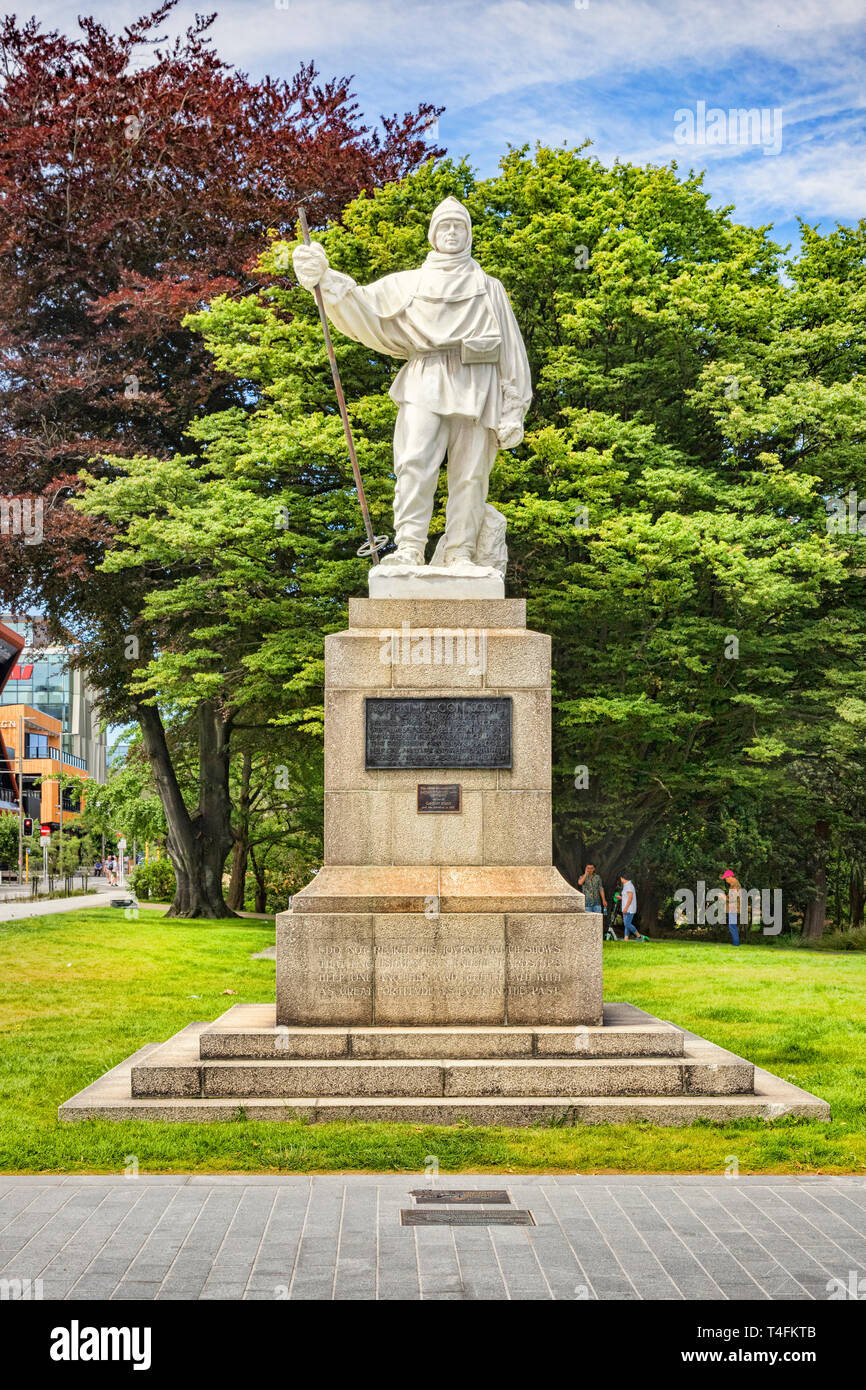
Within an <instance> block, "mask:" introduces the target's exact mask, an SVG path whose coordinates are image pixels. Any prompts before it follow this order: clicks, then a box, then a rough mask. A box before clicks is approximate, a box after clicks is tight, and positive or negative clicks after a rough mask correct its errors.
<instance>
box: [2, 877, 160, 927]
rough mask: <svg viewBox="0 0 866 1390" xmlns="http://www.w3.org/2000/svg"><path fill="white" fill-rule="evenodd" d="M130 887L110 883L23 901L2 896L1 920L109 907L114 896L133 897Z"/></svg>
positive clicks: (17, 919) (16, 919)
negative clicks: (66, 894) (92, 889)
mask: <svg viewBox="0 0 866 1390" xmlns="http://www.w3.org/2000/svg"><path fill="white" fill-rule="evenodd" d="M132 896H133V894H132V891H131V890H130V889H128V888H109V886H108V884H106V885H105V887H104V888H101V889H100V890H99V892H98V893H82V894H81V895H80V896H77V897H74V898H46V899H45V900H44V901H40V900H39V899H38V898H35V899H33V898H25V899H24V900H23V901H22V902H10V901H9V900H8V899H6V900H5V901H4V900H3V899H2V898H0V922H18V921H20V920H21V919H22V917H44V916H45V915H46V914H47V913H49V912H75V911H77V910H79V909H80V908H87V907H108V905H109V902H110V901H111V898H113V897H132Z"/></svg>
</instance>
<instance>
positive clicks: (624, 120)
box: [9, 0, 866, 242]
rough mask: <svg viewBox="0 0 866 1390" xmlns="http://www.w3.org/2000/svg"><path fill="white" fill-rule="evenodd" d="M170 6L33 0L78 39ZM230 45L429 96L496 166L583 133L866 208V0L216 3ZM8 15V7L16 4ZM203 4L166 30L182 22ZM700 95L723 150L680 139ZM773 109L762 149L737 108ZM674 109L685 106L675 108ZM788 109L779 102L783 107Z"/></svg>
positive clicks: (855, 211) (838, 211)
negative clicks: (92, 27)
mask: <svg viewBox="0 0 866 1390" xmlns="http://www.w3.org/2000/svg"><path fill="white" fill-rule="evenodd" d="M155 4H156V0H149V3H148V0H141V3H140V4H134V3H132V4H131V3H128V0H111V3H107V0H52V3H50V4H49V3H37V4H31V5H30V6H27V7H25V6H22V7H21V8H19V9H18V13H19V15H20V16H22V17H23V16H24V15H25V14H33V15H35V16H36V17H37V18H38V19H39V20H41V22H42V23H43V25H44V26H45V27H47V28H55V27H56V28H61V29H66V30H67V31H69V32H71V31H73V30H74V28H75V17H76V14H77V13H80V12H82V11H84V12H86V13H92V14H95V15H96V16H97V17H98V18H100V19H102V20H104V21H105V22H106V23H109V24H111V25H112V26H113V27H119V26H121V25H122V24H123V23H124V22H126V21H128V20H129V19H130V18H131V17H132V16H133V15H135V14H137V13H139V12H141V11H145V10H147V9H149V8H150V7H151V5H155ZM213 5H214V8H217V6H218V7H219V19H218V20H217V23H216V26H215V28H214V31H213V32H214V36H215V39H216V42H217V46H218V49H219V51H220V54H221V56H222V57H223V58H224V59H226V60H227V61H230V62H233V63H235V64H236V65H237V66H238V67H240V68H242V69H244V70H246V71H248V72H250V73H251V74H252V75H254V76H259V75H261V74H263V73H265V72H269V73H271V74H272V75H274V76H289V75H290V74H292V73H293V72H294V71H295V70H296V69H297V67H298V64H299V63H300V62H302V61H305V60H309V59H310V58H312V59H313V60H314V61H315V63H316V65H317V67H318V68H319V69H320V71H321V73H322V74H323V76H332V75H335V74H343V73H354V74H355V88H356V91H357V93H358V97H359V100H360V104H361V108H362V110H364V111H365V112H366V113H367V114H368V115H369V116H371V117H374V118H375V117H376V116H378V115H379V113H381V112H388V113H390V112H393V111H400V112H402V111H405V110H407V109H409V108H411V107H414V106H415V105H416V104H417V103H418V102H420V101H423V100H429V101H431V102H433V103H434V104H436V105H437V106H444V107H445V108H446V110H445V113H444V115H443V117H442V118H441V120H440V122H439V142H440V144H443V145H445V146H446V147H447V149H448V151H449V153H450V154H453V155H455V156H461V155H467V156H468V157H469V159H470V161H471V162H472V163H473V164H474V165H475V166H476V167H477V168H478V169H479V170H480V171H481V172H482V173H483V174H489V173H492V172H493V171H494V170H495V168H496V164H497V161H498V159H499V157H500V155H501V154H502V152H503V151H504V150H505V148H506V146H507V145H508V144H509V143H511V144H517V145H522V144H525V143H527V142H529V143H530V144H534V143H535V141H543V142H545V143H551V144H562V143H565V144H577V143H580V142H582V141H583V140H584V139H587V138H589V139H590V140H591V141H592V142H593V152H594V153H595V154H596V155H597V156H598V157H599V158H600V159H602V160H604V161H605V162H612V161H613V160H614V159H616V158H619V159H622V160H630V161H633V162H636V163H654V164H663V163H669V162H670V161H671V160H673V159H675V160H676V161H677V162H678V165H679V167H680V169H681V170H683V171H684V172H685V171H687V170H688V169H689V168H690V167H694V168H702V169H706V171H707V174H706V179H705V187H706V188H707V190H708V192H710V193H711V195H712V201H713V203H714V204H715V205H719V204H729V203H731V204H733V205H734V206H735V208H736V215H737V217H738V218H739V219H740V220H742V221H745V222H749V223H753V224H760V223H773V224H774V225H775V228H776V233H775V234H776V237H777V239H779V240H781V241H783V242H787V241H790V240H796V218H797V216H798V215H799V216H802V217H803V218H804V219H805V220H806V221H808V222H810V223H818V224H820V225H821V226H822V227H823V228H824V229H827V228H829V227H831V226H832V225H833V224H834V222H836V221H837V220H838V221H841V222H849V223H850V222H854V221H857V220H858V219H859V218H861V217H866V133H864V115H866V82H864V76H866V4H864V0H789V2H788V3H783V0H577V3H575V0H438V2H435V3H434V0H222V3H220V0H213ZM9 8H11V6H9ZM196 8H200V9H206V8H208V6H206V5H203V4H202V3H201V0H198V4H197V5H196V3H186V0H182V3H181V4H180V5H179V6H178V9H177V10H176V11H175V16H174V18H173V19H172V21H171V23H170V24H169V25H167V26H166V30H167V31H168V32H173V31H175V30H177V29H179V28H182V27H184V26H185V23H186V22H187V21H188V20H189V19H190V18H191V16H192V14H193V13H194V11H195V9H196ZM699 103H703V106H704V109H705V110H706V111H707V113H711V112H712V111H713V110H717V111H722V112H724V113H725V119H724V120H723V121H722V120H720V118H719V117H718V116H712V115H709V125H710V128H711V135H715V136H717V137H719V138H720V143H715V144H712V143H703V144H689V143H677V139H676V131H677V129H679V130H680V131H681V133H684V134H687V133H688V131H687V126H686V118H685V117H684V116H683V115H682V113H683V112H685V111H690V112H692V113H693V114H694V115H695V117H696V114H697V112H698V109H699V105H698V104H699ZM740 108H755V109H758V110H759V111H761V110H763V111H764V113H765V115H764V123H765V124H764V136H765V143H766V145H767V146H768V148H769V149H770V151H771V152H770V153H764V150H763V148H762V147H761V145H750V144H747V143H741V142H740V139H741V138H738V135H737V132H736V130H732V128H731V125H730V121H729V119H728V117H727V113H728V112H729V111H730V110H731V109H740ZM677 113H680V115H679V116H678V114H677ZM777 113H781V114H780V115H779V114H777Z"/></svg>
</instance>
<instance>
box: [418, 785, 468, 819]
mask: <svg viewBox="0 0 866 1390" xmlns="http://www.w3.org/2000/svg"><path fill="white" fill-rule="evenodd" d="M461 806H462V802H461V797H460V783H459V782H432V783H422V782H419V784H418V810H419V812H421V813H424V812H430V811H444V812H446V813H450V814H451V815H454V813H455V812H456V811H459V810H460V809H461Z"/></svg>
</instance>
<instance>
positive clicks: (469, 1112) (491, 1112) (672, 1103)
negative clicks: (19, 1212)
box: [58, 1024, 830, 1127]
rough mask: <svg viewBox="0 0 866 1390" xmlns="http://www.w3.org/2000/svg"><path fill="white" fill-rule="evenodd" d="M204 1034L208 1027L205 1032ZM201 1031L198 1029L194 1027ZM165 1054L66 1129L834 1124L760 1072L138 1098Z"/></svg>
mask: <svg viewBox="0 0 866 1390" xmlns="http://www.w3.org/2000/svg"><path fill="white" fill-rule="evenodd" d="M197 1026H198V1028H199V1029H200V1028H201V1027H203V1026H207V1025H201V1024H199V1025H197ZM193 1027H196V1025H193ZM158 1050H159V1047H158V1045H157V1044H155V1043H150V1044H148V1045H147V1046H145V1047H142V1048H140V1049H139V1050H138V1051H137V1052H135V1053H133V1055H132V1056H131V1057H128V1058H127V1059H126V1061H124V1062H121V1063H120V1064H119V1065H118V1066H116V1067H113V1068H112V1070H111V1071H109V1072H106V1073H105V1074H104V1075H103V1076H100V1077H99V1079H98V1080H96V1081H94V1082H93V1083H92V1084H91V1085H90V1086H86V1087H85V1088H84V1090H82V1091H79V1092H78V1094H77V1095H75V1096H73V1097H72V1098H71V1099H70V1100H68V1101H66V1102H65V1104H63V1105H61V1106H60V1107H59V1110H58V1118H59V1119H60V1120H61V1121H63V1122H64V1123H67V1124H68V1123H74V1122H77V1121H79V1120H92V1119H99V1120H125V1121H128V1120H156V1121H163V1122H165V1121H174V1122H180V1123H185V1124H189V1123H199V1124H210V1123H226V1122H230V1121H232V1120H238V1119H245V1120H251V1121H258V1120H263V1121H271V1122H273V1121H282V1122H286V1123H297V1122H299V1121H303V1122H304V1123H334V1122H340V1121H358V1120H361V1121H363V1120H366V1121H370V1122H386V1123H397V1124H413V1125H419V1124H421V1125H439V1124H441V1125H456V1124H464V1125H466V1124H469V1125H504V1126H522V1125H556V1126H563V1127H569V1126H572V1125H578V1124H634V1123H637V1122H644V1123H648V1124H654V1125H689V1124H694V1123H696V1122H698V1121H707V1120H709V1121H713V1122H716V1123H718V1124H728V1123H730V1122H731V1121H734V1120H753V1119H760V1120H766V1121H770V1122H772V1121H773V1120H780V1119H783V1118H785V1117H786V1116H794V1117H797V1118H800V1119H809V1120H828V1119H829V1118H830V1107H829V1105H828V1104H827V1102H826V1101H825V1100H821V1099H820V1098H819V1097H818V1096H813V1095H811V1094H810V1093H809V1092H808V1091H803V1090H801V1089H800V1087H798V1086H793V1085H791V1083H790V1082H788V1081H783V1080H782V1079H781V1077H778V1076H774V1075H773V1074H772V1073H771V1072H767V1071H763V1070H762V1069H761V1068H759V1067H756V1068H755V1090H754V1094H752V1095H730V1096H684V1095H679V1096H646V1097H635V1096H567V1097H562V1096H511V1097H507V1098H505V1097H478V1096H467V1097H460V1096H449V1097H444V1096H440V1097H426V1098H419V1097H399V1096H393V1097H391V1098H390V1099H388V1100H383V1099H380V1098H371V1097H366V1096H348V1097H342V1098H340V1097H336V1098H335V1097H331V1098H328V1099H319V1100H314V1099H309V1098H299V1097H292V1098H288V1099H282V1098H281V1099H269V1098H267V1097H264V1098H262V1097H259V1098H254V1097H247V1098H241V1099H238V1098H232V1099H228V1098H226V1099H212V1098H207V1099H206V1098H202V1097H177V1096H175V1097H168V1098H159V1099H156V1098H135V1097H133V1096H132V1095H131V1073H132V1070H133V1068H134V1067H136V1066H140V1065H144V1064H145V1063H146V1062H147V1061H148V1060H149V1058H151V1057H152V1056H153V1054H154V1053H155V1052H156V1051H158Z"/></svg>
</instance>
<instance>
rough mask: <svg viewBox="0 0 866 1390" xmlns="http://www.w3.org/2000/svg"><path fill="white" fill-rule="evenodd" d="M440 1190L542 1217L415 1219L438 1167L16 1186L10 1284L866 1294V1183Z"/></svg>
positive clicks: (519, 1182)
mask: <svg viewBox="0 0 866 1390" xmlns="http://www.w3.org/2000/svg"><path fill="white" fill-rule="evenodd" d="M432 1186H433V1187H434V1190H435V1189H436V1188H438V1189H442V1188H447V1189H452V1188H461V1187H462V1188H485V1189H489V1188H506V1189H507V1191H508V1193H509V1195H510V1197H511V1202H512V1208H511V1209H513V1208H518V1209H522V1210H529V1211H531V1213H532V1217H533V1219H534V1222H535V1224H534V1226H504V1225H501V1226H496V1225H465V1226H406V1225H401V1211H402V1210H409V1209H412V1208H413V1206H414V1203H413V1198H412V1197H411V1196H410V1193H411V1191H412V1190H413V1189H415V1190H417V1189H425V1188H426V1189H427V1190H428V1191H429V1189H430V1187H431V1182H430V1179H429V1178H425V1177H424V1176H423V1175H417V1176H410V1175H406V1174H402V1175H399V1176H392V1175H375V1174H374V1175H367V1174H352V1175H347V1176H344V1175H334V1176H321V1177H312V1178H310V1177H242V1176H241V1177H224V1178H218V1177H204V1176H203V1177H145V1176H142V1177H138V1178H125V1177H115V1178H111V1177H108V1178H106V1177H67V1178H64V1177H56V1178H51V1177H33V1178H15V1177H2V1176H0V1280H2V1279H4V1278H5V1279H15V1278H17V1279H22V1280H24V1279H30V1280H31V1281H32V1280H36V1279H41V1280H42V1281H43V1283H42V1290H41V1292H42V1296H43V1297H44V1298H46V1299H95V1298H114V1299H200V1298H204V1299H242V1298H248V1299H260V1300H269V1299H285V1298H292V1299H326V1300H330V1299H375V1298H381V1299H419V1298H423V1299H569V1300H574V1299H612V1300H634V1299H703V1300H705V1299H735V1298H736V1299H740V1298H746V1299H752V1300H756V1301H763V1300H768V1299H771V1300H772V1299H800V1300H809V1299H828V1298H829V1297H830V1295H831V1293H833V1292H835V1293H836V1296H837V1298H838V1297H839V1295H840V1291H841V1293H842V1295H843V1296H844V1295H845V1294H846V1292H847V1296H849V1297H850V1296H851V1290H858V1289H859V1296H860V1297H862V1296H863V1295H864V1294H866V1180H864V1179H863V1178H760V1177H758V1178H755V1177H742V1178H737V1179H730V1180H729V1179H726V1178H723V1177H695V1178H688V1177H686V1178H679V1177H664V1176H651V1177H581V1176H577V1177H575V1176H569V1177H547V1176H543V1177H536V1176H518V1177H515V1176H513V1175H509V1176H502V1177H499V1176H497V1175H491V1174H485V1175H483V1176H467V1175H465V1174H462V1175H459V1176H440V1177H439V1178H437V1179H436V1181H435V1183H434V1184H432ZM418 1209H420V1208H418ZM434 1209H435V1210H441V1208H440V1207H438V1206H437V1207H436V1208H434ZM470 1209H472V1210H475V1211H479V1208H478V1207H477V1206H476V1207H474V1208H470V1207H468V1206H461V1208H460V1210H461V1211H466V1210H470ZM505 1209H506V1208H502V1207H499V1208H493V1207H489V1206H488V1207H482V1208H480V1210H481V1211H482V1212H490V1211H493V1210H499V1211H502V1210H505ZM861 1280H862V1283H861V1282H859V1281H861ZM834 1281H839V1282H838V1283H836V1282H834Z"/></svg>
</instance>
